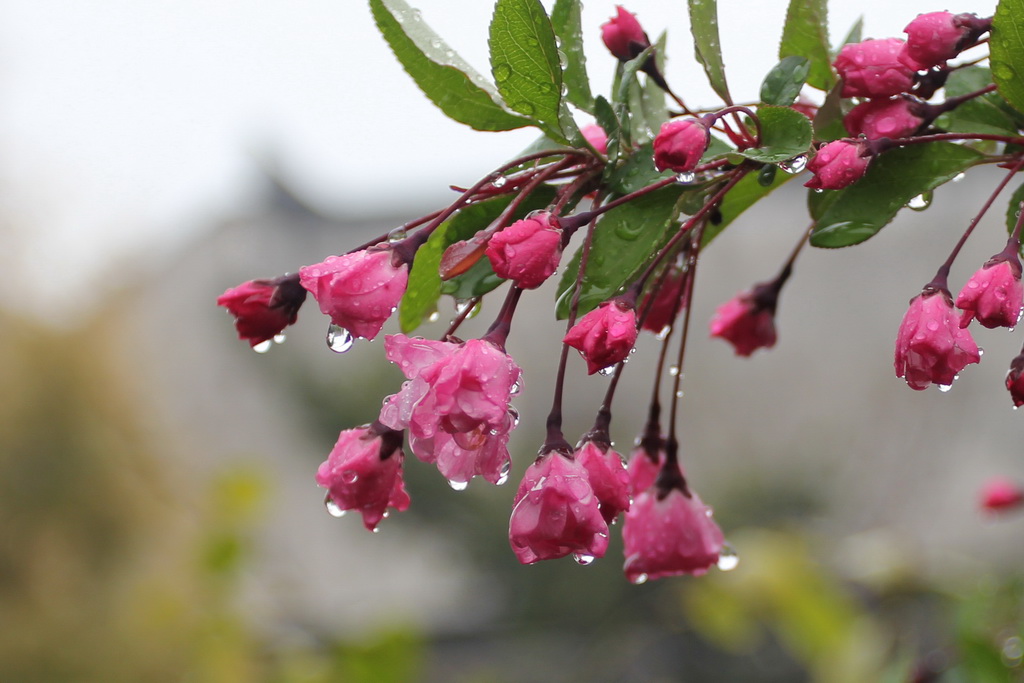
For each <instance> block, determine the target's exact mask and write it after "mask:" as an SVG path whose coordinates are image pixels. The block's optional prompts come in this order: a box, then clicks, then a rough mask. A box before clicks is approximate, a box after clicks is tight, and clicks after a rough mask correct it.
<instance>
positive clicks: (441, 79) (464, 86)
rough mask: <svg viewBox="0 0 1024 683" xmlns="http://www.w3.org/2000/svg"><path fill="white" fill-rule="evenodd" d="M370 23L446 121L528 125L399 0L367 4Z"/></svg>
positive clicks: (491, 126) (490, 126)
mask: <svg viewBox="0 0 1024 683" xmlns="http://www.w3.org/2000/svg"><path fill="white" fill-rule="evenodd" d="M370 10H371V12H372V13H373V19H374V21H375V22H376V23H377V28H378V29H380V32H381V35H383V36H384V39H385V40H386V41H387V43H388V45H389V46H390V47H391V51H392V52H394V54H395V57H397V58H398V61H399V62H400V63H401V65H402V68H404V69H405V71H406V73H408V74H409V75H410V76H412V79H413V81H415V83H416V85H417V86H419V88H420V90H422V91H423V94H424V95H426V96H427V97H428V98H429V99H430V101H431V102H433V103H434V104H436V105H437V106H438V107H439V108H440V109H441V111H443V112H444V113H445V114H446V115H447V116H448V117H449V118H451V119H454V120H455V121H458V122H459V123H464V124H466V125H467V126H470V127H471V128H475V129H477V130H487V131H497V130H512V129H513V128H522V127H524V126H528V125H530V124H531V122H530V121H529V120H528V119H525V118H523V117H521V116H518V115H516V114H513V113H512V112H510V111H508V110H506V109H505V108H504V107H503V106H502V105H501V104H499V103H498V102H497V101H495V98H496V97H497V93H496V92H495V91H494V89H493V87H492V86H491V85H490V84H489V83H487V81H486V80H484V78H483V77H481V76H480V75H479V74H478V73H476V72H475V71H473V69H472V68H470V66H469V65H468V64H466V63H465V62H464V61H463V60H462V59H461V58H459V56H458V55H456V54H455V52H454V51H452V50H451V48H449V47H448V46H447V45H446V44H445V43H444V42H443V41H442V40H441V38H440V37H439V36H437V34H436V33H434V32H433V31H432V30H431V29H430V27H429V26H427V25H426V23H424V22H423V20H422V19H420V16H419V14H418V13H417V12H416V11H414V10H413V9H411V8H410V7H409V6H408V5H407V4H406V3H405V2H404V0H370Z"/></svg>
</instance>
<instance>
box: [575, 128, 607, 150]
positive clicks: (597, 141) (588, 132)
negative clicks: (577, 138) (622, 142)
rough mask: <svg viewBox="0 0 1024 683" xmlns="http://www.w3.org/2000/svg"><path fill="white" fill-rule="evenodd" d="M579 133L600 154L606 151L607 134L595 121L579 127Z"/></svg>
mask: <svg viewBox="0 0 1024 683" xmlns="http://www.w3.org/2000/svg"><path fill="white" fill-rule="evenodd" d="M580 133H581V134H582V135H583V138H584V139H585V140H586V141H587V142H589V143H590V145H591V147H593V148H594V149H596V150H597V151H598V152H600V153H601V154H607V153H608V134H607V133H605V132H604V128H602V127H601V126H599V125H597V124H596V123H589V124H587V125H585V126H583V127H582V128H580Z"/></svg>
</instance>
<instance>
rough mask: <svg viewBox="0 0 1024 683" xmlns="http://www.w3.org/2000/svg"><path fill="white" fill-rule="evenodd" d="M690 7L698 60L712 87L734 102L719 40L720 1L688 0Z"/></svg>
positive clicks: (726, 99)
mask: <svg viewBox="0 0 1024 683" xmlns="http://www.w3.org/2000/svg"><path fill="white" fill-rule="evenodd" d="M687 4H688V5H689V7H690V32H691V33H693V48H694V52H695V54H696V57H697V61H698V62H700V64H701V66H703V67H704V73H706V74H707V76H708V82H709V83H710V84H711V89H712V90H714V91H715V92H716V93H718V96H719V97H721V98H722V100H724V101H725V103H726V104H732V97H730V96H729V85H728V84H727V83H726V82H725V64H724V63H723V61H722V46H721V43H720V42H719V40H718V3H717V1H716V0H687Z"/></svg>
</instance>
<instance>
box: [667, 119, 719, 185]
mask: <svg viewBox="0 0 1024 683" xmlns="http://www.w3.org/2000/svg"><path fill="white" fill-rule="evenodd" d="M710 143H711V133H710V132H709V131H708V127H707V124H705V123H704V122H703V121H702V120H700V119H671V120H670V121H666V122H665V123H664V124H662V126H661V130H659V131H658V134H657V135H656V136H655V138H654V165H655V167H657V169H658V170H659V171H664V170H666V169H671V170H673V171H675V172H676V173H687V172H689V171H692V170H693V169H695V168H696V167H697V164H699V163H700V159H701V157H702V156H704V152H706V151H707V149H708V145H709V144H710Z"/></svg>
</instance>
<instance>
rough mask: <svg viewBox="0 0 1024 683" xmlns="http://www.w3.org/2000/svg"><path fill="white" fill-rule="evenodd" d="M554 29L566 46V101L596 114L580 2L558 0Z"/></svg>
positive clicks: (563, 72)
mask: <svg viewBox="0 0 1024 683" xmlns="http://www.w3.org/2000/svg"><path fill="white" fill-rule="evenodd" d="M551 26H552V28H553V29H554V31H555V36H556V37H557V38H558V40H560V41H561V44H562V48H561V49H562V53H563V54H564V55H565V68H564V69H563V70H562V79H563V80H564V81H565V87H566V95H565V96H566V98H567V99H568V100H569V102H571V103H572V104H573V105H575V106H576V107H578V108H580V109H582V110H583V111H585V112H589V113H591V114H593V113H594V96H593V95H592V94H591V92H590V79H589V78H588V77H587V58H586V55H584V54H583V30H582V28H581V27H580V0H555V6H554V8H552V10H551Z"/></svg>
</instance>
